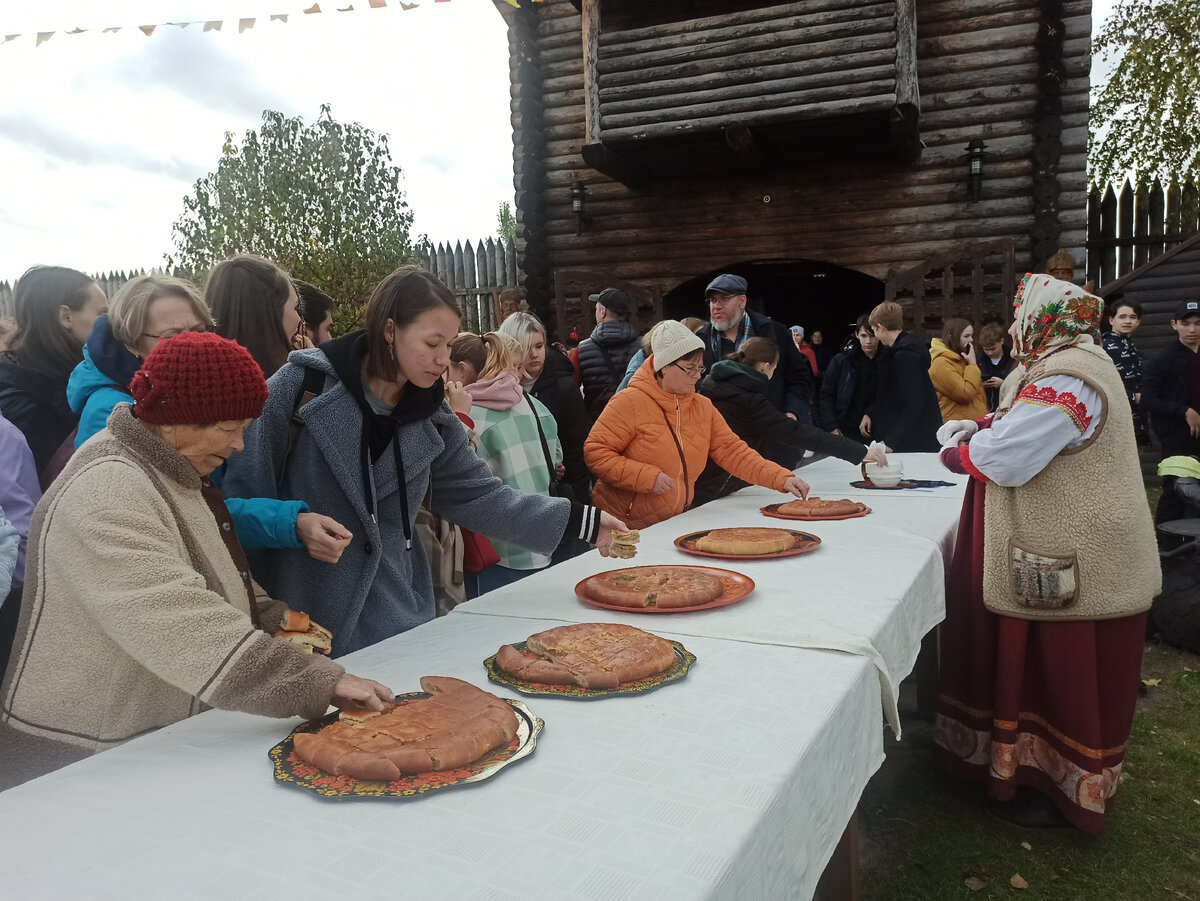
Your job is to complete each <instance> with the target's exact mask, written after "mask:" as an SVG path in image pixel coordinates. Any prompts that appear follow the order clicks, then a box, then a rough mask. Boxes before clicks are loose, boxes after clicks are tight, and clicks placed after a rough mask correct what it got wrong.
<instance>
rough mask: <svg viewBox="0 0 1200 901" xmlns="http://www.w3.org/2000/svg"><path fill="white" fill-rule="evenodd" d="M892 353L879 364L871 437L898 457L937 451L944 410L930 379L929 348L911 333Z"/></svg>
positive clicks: (900, 338)
mask: <svg viewBox="0 0 1200 901" xmlns="http://www.w3.org/2000/svg"><path fill="white" fill-rule="evenodd" d="M891 351H892V352H891V353H890V354H887V355H886V356H884V357H882V358H881V359H880V362H879V376H878V378H879V381H878V384H877V386H876V390H875V403H874V404H873V405H872V407H871V408H870V409H869V410H868V411H867V415H869V416H870V417H871V437H872V438H873V439H875V440H876V441H882V442H884V444H886V445H887V446H888V447H890V448H891V449H892V450H894V451H895V452H896V453H900V454H903V453H918V452H923V451H924V452H928V451H937V450H938V449H939V447H940V445H939V444H938V440H937V431H938V429H940V428H941V427H942V408H941V407H940V406H939V405H938V398H937V391H935V390H934V387H933V382H932V381H930V379H929V348H928V347H927V346H926V345H925V344H924V343H923V342H922V341H921V340H920V339H919V338H918V337H917V336H916V335H914V334H912V333H911V332H901V333H900V334H899V335H898V336H897V337H896V340H895V342H894V343H893V344H892V347H891Z"/></svg>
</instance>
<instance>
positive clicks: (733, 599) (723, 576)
mask: <svg viewBox="0 0 1200 901" xmlns="http://www.w3.org/2000/svg"><path fill="white" fill-rule="evenodd" d="M662 568H663V569H702V570H704V571H705V572H707V573H711V574H712V575H714V576H716V577H717V578H718V579H720V580H721V583H722V584H723V585H724V586H725V593H724V594H722V595H721V596H720V597H719V598H717V599H716V600H715V601H709V602H708V603H707V604H696V605H695V606H692V607H663V608H659V607H622V606H621V605H620V604H608V603H605V602H604V601H597V600H595V599H594V598H591V597H589V596H588V593H587V581H588V580H587V579H583V580H581V581H580V582H579V583H578V584H577V585H576V586H575V596H576V597H577V598H579V600H581V601H583V602H584V603H585V604H591V605H592V606H593V607H601V608H603V609H605V610H616V611H617V612H618V613H690V612H693V611H696V610H711V609H712V608H713V607H725V606H728V605H729V604H735V603H737V602H738V601H740V600H742V599H743V598H744V597H746V595H748V594H750V592H752V591H753V590H754V580H753V579H751V578H750V577H749V576H744V575H742V574H741V573H735V572H734V571H733V570H731V569H717V568H716V567H713V566H688V565H681V564H668V565H666V566H663V567H662ZM618 571H619V570H608V572H618ZM596 575H598V576H602V575H605V573H596ZM588 578H592V577H591V576H589V577H588Z"/></svg>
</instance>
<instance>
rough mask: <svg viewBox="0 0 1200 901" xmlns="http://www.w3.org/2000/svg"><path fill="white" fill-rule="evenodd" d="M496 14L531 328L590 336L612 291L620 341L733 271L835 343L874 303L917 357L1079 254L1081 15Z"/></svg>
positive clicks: (775, 8)
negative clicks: (911, 338) (915, 347)
mask: <svg viewBox="0 0 1200 901" xmlns="http://www.w3.org/2000/svg"><path fill="white" fill-rule="evenodd" d="M495 3H496V6H497V9H498V10H499V11H500V13H501V15H503V16H504V18H505V20H506V22H507V24H508V35H509V46H510V62H511V67H510V77H511V95H512V123H513V144H514V154H513V159H514V179H515V181H514V183H515V188H516V207H517V222H518V256H519V259H520V263H521V269H522V272H523V273H524V286H525V289H526V293H527V297H528V301H529V304H530V306H531V308H532V309H533V310H534V311H535V312H537V313H539V314H540V315H542V316H543V317H545V318H546V320H547V324H548V325H550V326H551V327H552V329H554V328H555V326H556V324H557V326H558V327H557V329H556V330H557V331H559V332H566V331H567V330H568V328H564V326H566V327H571V326H574V327H577V328H578V329H579V330H580V333H581V334H587V332H588V331H589V330H590V329H591V327H592V325H593V321H592V311H591V307H590V305H589V304H587V303H586V296H587V294H588V293H589V292H593V291H597V290H599V289H600V288H601V287H604V286H605V285H607V284H610V283H622V284H627V285H629V286H632V288H633V289H634V290H636V291H637V293H638V299H639V303H640V305H641V311H640V314H639V318H640V320H641V321H640V324H642V325H647V324H649V322H651V321H653V320H654V319H657V318H659V317H661V316H662V315H667V316H671V317H682V316H687V315H706V307H705V303H704V286H705V285H706V284H707V282H708V280H709V279H711V277H712V276H713V275H715V274H717V273H720V272H735V273H738V274H741V275H743V276H745V277H746V278H747V279H748V281H749V283H750V303H751V306H752V307H753V308H757V309H761V310H764V311H765V312H767V313H768V314H770V315H771V316H773V317H775V318H776V319H778V320H780V321H782V322H784V323H786V324H788V325H791V324H802V325H804V326H806V328H808V329H809V330H810V331H811V330H812V329H814V328H820V329H822V330H823V331H824V332H825V334H826V335H827V336H829V338H831V339H832V340H837V341H840V339H841V338H842V337H843V336H845V335H847V334H848V333H849V331H850V324H851V323H852V322H853V321H854V319H855V317H856V316H857V315H859V314H860V313H862V312H865V311H869V310H870V309H871V307H873V306H874V305H875V304H876V303H878V302H880V301H882V300H884V299H885V298H895V299H897V300H899V301H901V302H902V303H903V304H904V306H905V309H906V314H907V317H908V319H909V323H910V327H913V328H915V329H917V330H918V332H920V333H922V334H923V335H924V336H925V337H929V336H930V335H931V334H932V333H934V331H935V330H936V329H937V328H938V327H939V325H940V322H941V320H942V319H943V318H944V317H947V316H951V315H966V316H967V317H969V318H971V319H973V320H974V321H975V322H976V323H978V322H980V321H981V320H983V319H985V318H996V319H1002V320H1004V321H1007V317H1008V315H1009V301H1010V300H1011V297H1012V293H1013V290H1014V287H1015V284H1016V281H1017V279H1018V278H1019V275H1020V274H1021V273H1023V272H1024V271H1026V270H1028V269H1031V268H1039V267H1041V266H1043V265H1044V263H1045V260H1046V259H1047V258H1048V257H1049V256H1050V255H1051V254H1052V253H1053V252H1054V251H1055V250H1057V249H1059V248H1060V247H1062V248H1066V249H1068V250H1070V251H1071V252H1072V254H1073V255H1074V256H1075V258H1076V259H1078V260H1083V258H1084V252H1083V249H1084V244H1085V240H1086V226H1087V221H1086V218H1087V217H1086V203H1087V195H1086V176H1085V153H1086V145H1087V116H1088V91H1089V75H1088V65H1089V63H1088V55H1087V54H1088V48H1089V43H1090V36H1091V4H1090V2H1089V0H922V2H921V3H920V4H919V5H918V3H917V2H916V0H802V2H778V0H776V2H769V0H750V2H722V0H655V2H653V3H647V2H645V0H545V2H541V3H531V2H528V0H524V2H522V5H521V7H520V8H517V9H514V8H513V7H511V6H509V5H508V4H507V3H506V2H504V0H495ZM969 146H973V147H974V152H973V153H972V152H970V151H968V147H969ZM973 163H974V165H975V167H977V171H976V172H975V174H974V175H973V174H972V164H973ZM1082 275H1083V274H1082V272H1081V273H1079V277H1080V280H1082Z"/></svg>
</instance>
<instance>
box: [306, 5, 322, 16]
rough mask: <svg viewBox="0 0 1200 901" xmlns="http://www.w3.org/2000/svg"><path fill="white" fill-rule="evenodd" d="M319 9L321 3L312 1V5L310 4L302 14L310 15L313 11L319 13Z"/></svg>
mask: <svg viewBox="0 0 1200 901" xmlns="http://www.w3.org/2000/svg"><path fill="white" fill-rule="evenodd" d="M320 11H321V4H320V3H314V4H313V5H312V6H310V7H309V8H308V9H306V10H305V11H304V15H306V16H311V15H312V14H313V13H319V12H320Z"/></svg>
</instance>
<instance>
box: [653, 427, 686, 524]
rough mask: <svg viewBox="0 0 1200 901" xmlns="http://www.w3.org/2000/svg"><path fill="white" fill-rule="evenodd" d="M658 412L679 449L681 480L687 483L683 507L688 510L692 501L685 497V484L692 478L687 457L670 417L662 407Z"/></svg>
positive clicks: (676, 447) (684, 494)
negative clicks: (672, 426)
mask: <svg viewBox="0 0 1200 901" xmlns="http://www.w3.org/2000/svg"><path fill="white" fill-rule="evenodd" d="M658 412H659V413H662V415H663V420H664V421H665V422H666V423H667V431H668V432H670V433H671V437H672V438H673V439H675V450H677V451H679V462H680V463H682V464H683V481H684V482H685V483H687V484H685V485H684V488H683V498H684V504H683V509H684V510H690V509H691V508H692V501H690V500H688V499H687V496H688V489H687V485H690V484H691V483H692V480H691V479H690V478H689V477H688V468H687V457H685V456H684V455H683V445H682V444H680V443H679V436H678V435H676V434H675V430H674V429H673V428H671V418H670V417H669V416H667V411H666V410H664V409H663V408H662V407H659V408H658ZM693 500H694V498H693Z"/></svg>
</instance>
